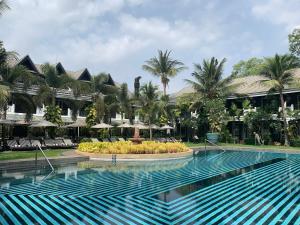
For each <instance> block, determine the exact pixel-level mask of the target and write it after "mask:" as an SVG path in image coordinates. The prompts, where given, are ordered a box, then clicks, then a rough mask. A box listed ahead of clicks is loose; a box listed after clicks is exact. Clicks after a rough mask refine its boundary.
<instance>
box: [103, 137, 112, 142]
mask: <svg viewBox="0 0 300 225" xmlns="http://www.w3.org/2000/svg"><path fill="white" fill-rule="evenodd" d="M102 141H103V142H111V141H110V140H109V138H103V139H102Z"/></svg>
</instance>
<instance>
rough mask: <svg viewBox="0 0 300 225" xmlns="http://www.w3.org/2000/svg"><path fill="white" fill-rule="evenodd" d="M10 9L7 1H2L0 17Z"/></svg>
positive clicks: (0, 2) (0, 1) (0, 3)
mask: <svg viewBox="0 0 300 225" xmlns="http://www.w3.org/2000/svg"><path fill="white" fill-rule="evenodd" d="M8 9H10V8H9V6H8V4H7V1H6V0H0V16H1V15H2V13H3V12H4V11H6V10H8Z"/></svg>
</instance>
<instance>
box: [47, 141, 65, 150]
mask: <svg viewBox="0 0 300 225" xmlns="http://www.w3.org/2000/svg"><path fill="white" fill-rule="evenodd" d="M45 146H46V147H47V148H63V147H65V143H64V142H63V141H62V140H58V139H45Z"/></svg>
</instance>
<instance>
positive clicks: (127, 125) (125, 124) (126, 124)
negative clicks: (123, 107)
mask: <svg viewBox="0 0 300 225" xmlns="http://www.w3.org/2000/svg"><path fill="white" fill-rule="evenodd" d="M118 128H121V135H123V128H134V125H132V124H129V123H123V124H121V125H119V126H118Z"/></svg>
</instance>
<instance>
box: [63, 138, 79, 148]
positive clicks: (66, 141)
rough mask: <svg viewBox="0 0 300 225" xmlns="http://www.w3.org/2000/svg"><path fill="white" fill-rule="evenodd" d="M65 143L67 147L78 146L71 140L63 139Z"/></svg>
mask: <svg viewBox="0 0 300 225" xmlns="http://www.w3.org/2000/svg"><path fill="white" fill-rule="evenodd" d="M63 141H64V143H65V145H66V146H67V147H72V148H73V147H76V146H77V144H75V143H73V142H72V141H71V139H63Z"/></svg>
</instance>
